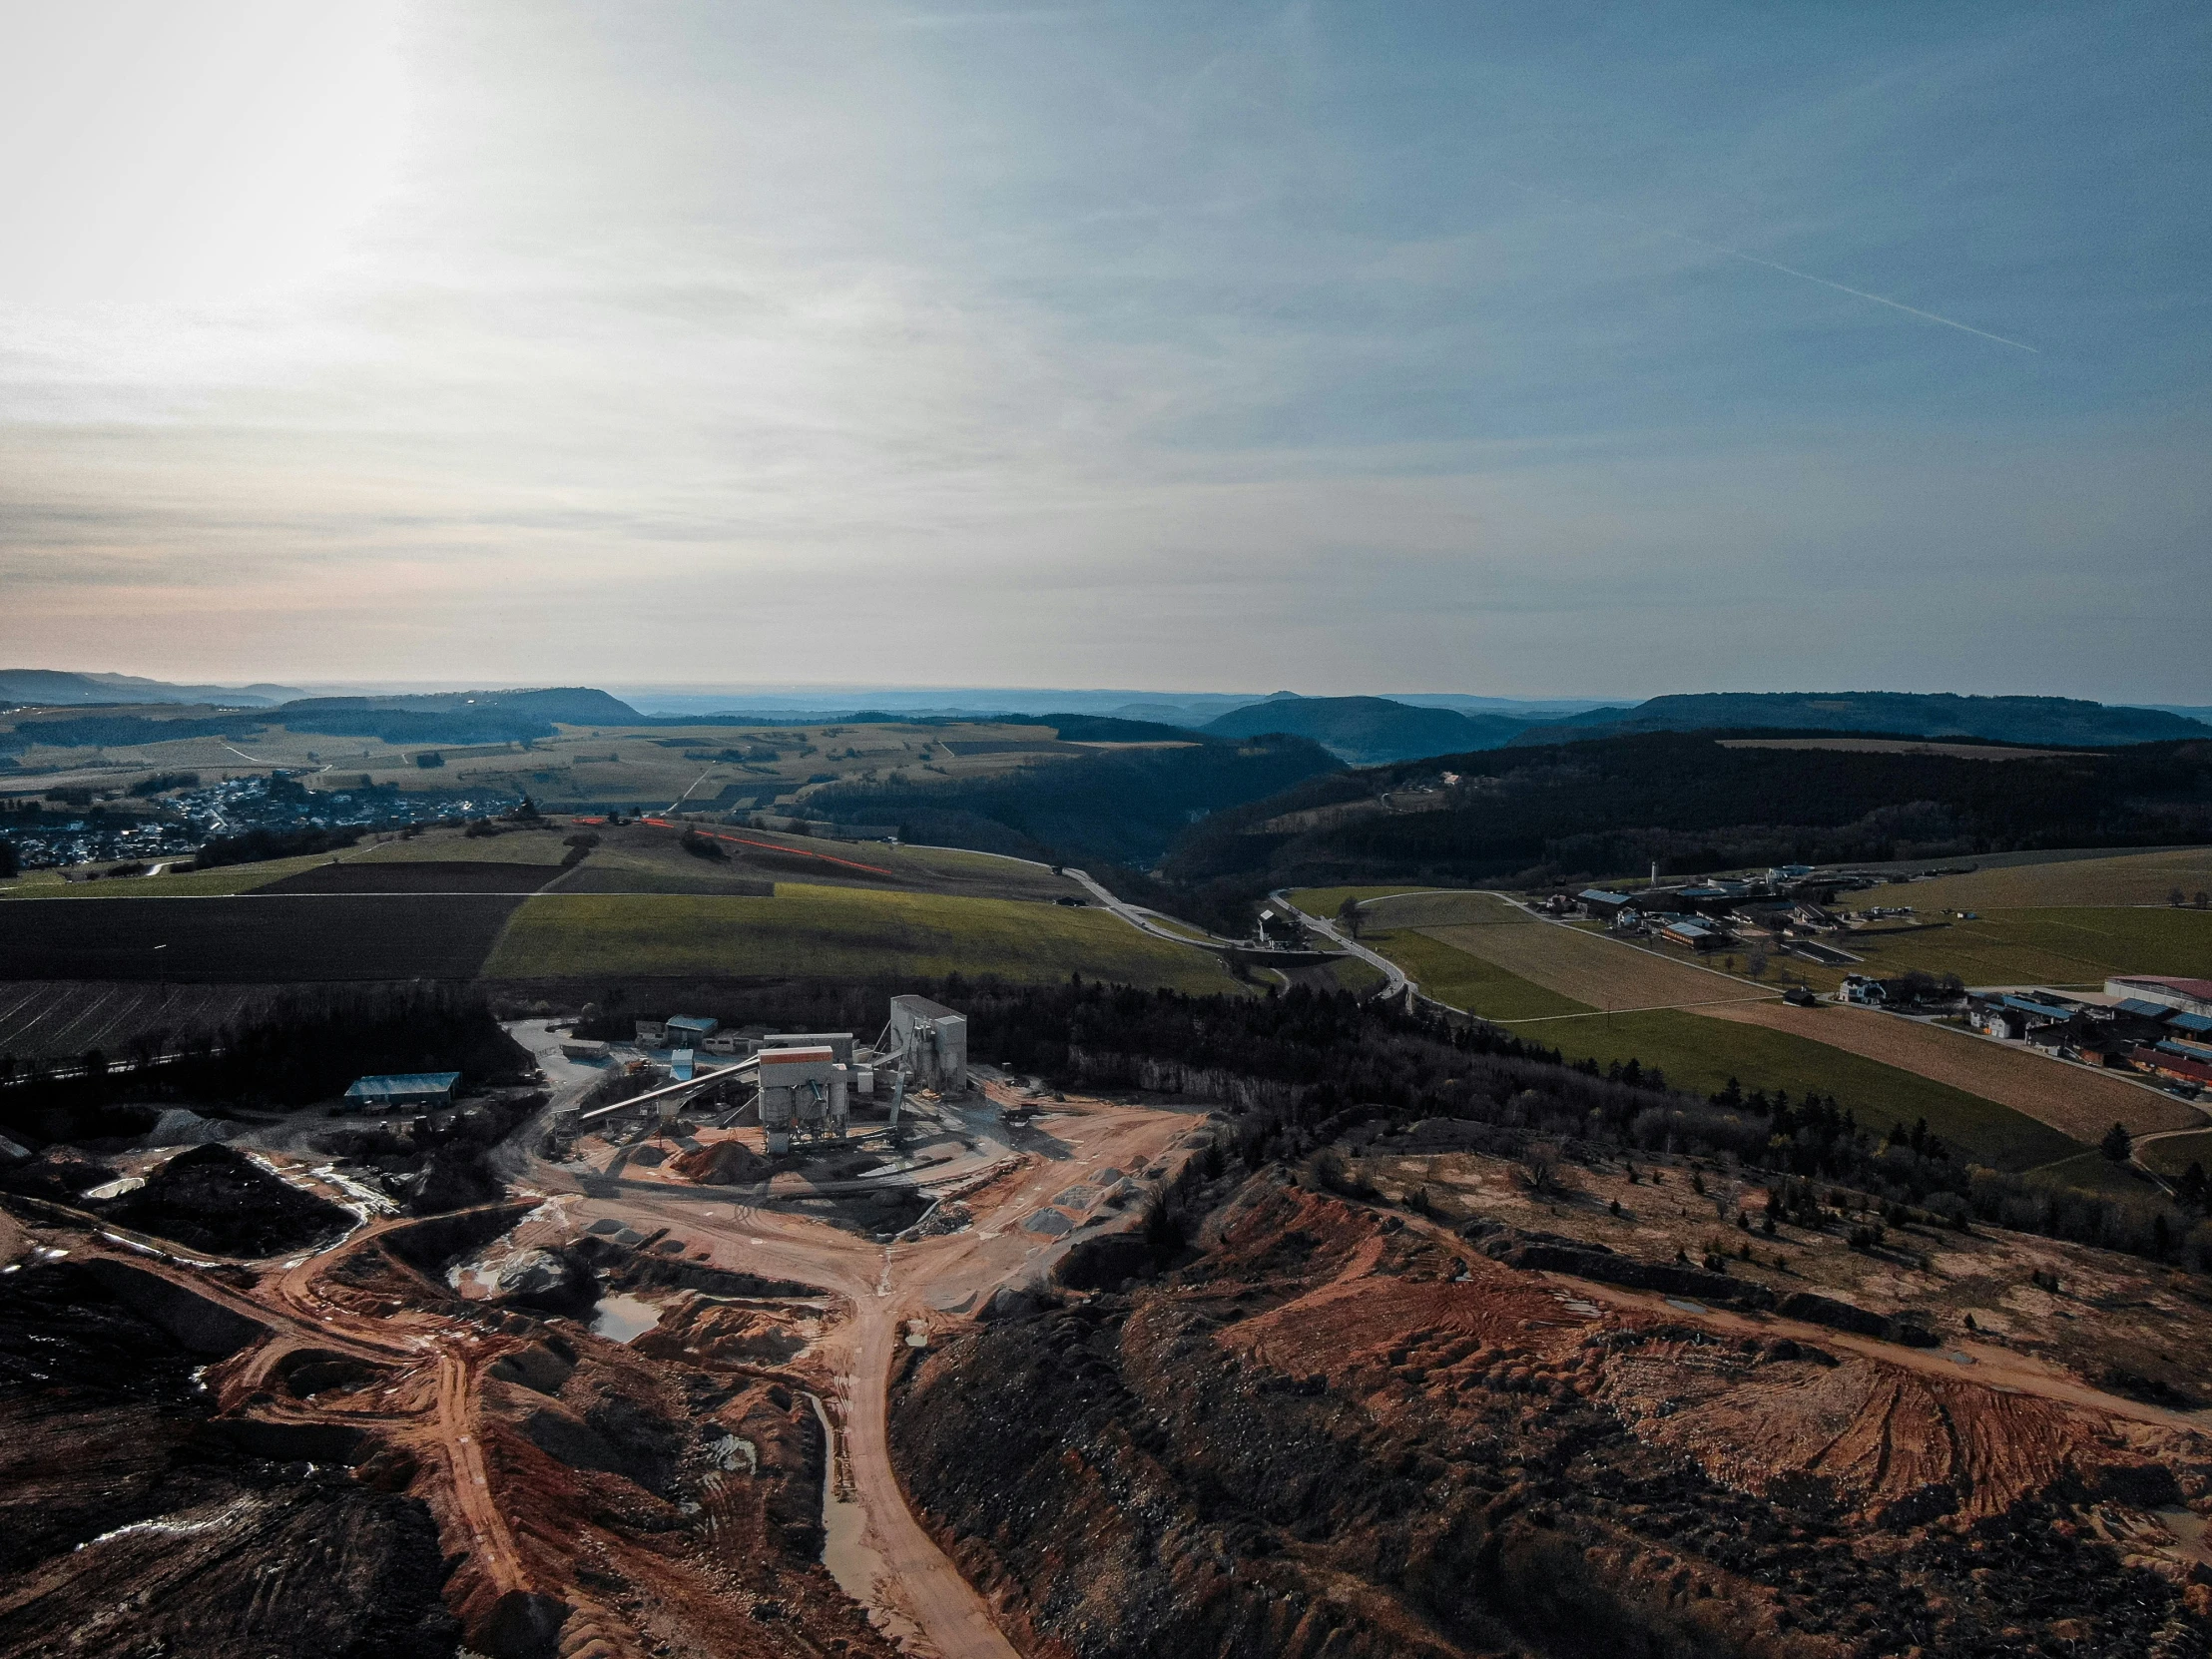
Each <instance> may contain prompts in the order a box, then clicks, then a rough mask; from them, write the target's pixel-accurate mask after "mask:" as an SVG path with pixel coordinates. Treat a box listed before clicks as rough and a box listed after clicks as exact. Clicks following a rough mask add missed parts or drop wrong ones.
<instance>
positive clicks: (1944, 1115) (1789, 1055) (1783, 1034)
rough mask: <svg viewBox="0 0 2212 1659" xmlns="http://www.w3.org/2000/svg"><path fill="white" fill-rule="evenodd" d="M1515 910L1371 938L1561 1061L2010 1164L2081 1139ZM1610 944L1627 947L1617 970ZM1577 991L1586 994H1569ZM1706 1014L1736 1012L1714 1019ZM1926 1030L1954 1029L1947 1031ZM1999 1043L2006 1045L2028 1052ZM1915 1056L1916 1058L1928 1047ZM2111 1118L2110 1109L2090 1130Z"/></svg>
mask: <svg viewBox="0 0 2212 1659" xmlns="http://www.w3.org/2000/svg"><path fill="white" fill-rule="evenodd" d="M1492 902H1493V903H1494V902H1495V901H1492ZM1511 915H1512V912H1510V911H1508V910H1505V909H1504V907H1503V906H1499V907H1498V912H1497V913H1494V914H1493V917H1492V919H1491V920H1490V921H1489V922H1488V923H1487V924H1483V923H1463V924H1460V925H1456V926H1445V927H1435V928H1424V929H1420V930H1417V931H1416V930H1412V929H1407V930H1404V931H1390V930H1383V931H1380V932H1370V933H1369V935H1368V939H1369V942H1370V943H1371V944H1372V945H1373V946H1374V947H1375V948H1377V949H1379V950H1382V951H1383V952H1384V953H1385V954H1387V955H1389V956H1390V957H1392V958H1393V959H1394V960H1396V961H1397V962H1398V963H1399V965H1400V966H1402V967H1404V968H1405V970H1406V971H1407V972H1408V973H1410V974H1412V975H1413V976H1414V978H1415V979H1416V980H1417V981H1418V982H1419V983H1420V986H1421V989H1422V990H1423V991H1424V992H1425V993H1427V994H1428V995H1430V996H1433V997H1435V998H1437V999H1438V1000H1439V1001H1442V1002H1445V1003H1448V1004H1450V1005H1451V1006H1453V1007H1457V1008H1464V1009H1466V1010H1467V1011H1468V1012H1470V1013H1474V1014H1477V1015H1479V1016H1481V1017H1483V1018H1485V1019H1490V1020H1494V1021H1496V1022H1497V1023H1499V1024H1501V1025H1503V1026H1505V1027H1506V1028H1507V1029H1508V1030H1510V1031H1512V1032H1513V1034H1514V1035H1516V1036H1519V1037H1523V1038H1526V1039H1527V1040H1529V1041H1532V1042H1539V1043H1542V1044H1544V1045H1545V1046H1547V1047H1553V1048H1557V1049H1558V1050H1559V1051H1560V1052H1561V1054H1562V1055H1564V1056H1565V1057H1566V1058H1567V1059H1569V1060H1582V1059H1591V1060H1596V1061H1597V1062H1598V1063H1600V1064H1601V1065H1608V1064H1611V1063H1612V1062H1614V1061H1623V1062H1625V1061H1627V1060H1629V1059H1635V1060H1638V1061H1639V1062H1641V1063H1642V1064H1644V1065H1646V1066H1657V1067H1659V1068H1660V1069H1661V1070H1663V1071H1664V1072H1665V1073H1666V1075H1667V1077H1668V1078H1669V1080H1670V1081H1672V1082H1674V1083H1675V1084H1677V1085H1679V1086H1681V1087H1684V1088H1689V1089H1693V1090H1696V1091H1698V1092H1700V1093H1711V1092H1712V1091H1714V1090H1716V1089H1719V1088H1721V1087H1722V1086H1723V1085H1725V1084H1726V1083H1727V1081H1728V1080H1729V1079H1730V1078H1731V1077H1734V1078H1736V1079H1737V1080H1739V1081H1740V1082H1742V1083H1743V1084H1744V1086H1745V1087H1747V1088H1765V1089H1770V1090H1771V1089H1775V1088H1786V1089H1789V1090H1790V1091H1791V1092H1792V1093H1793V1094H1797V1095H1803V1094H1804V1093H1806V1092H1807V1091H1809V1090H1814V1089H1818V1090H1820V1091H1822V1092H1824V1093H1832V1094H1834V1095H1835V1096H1836V1097H1837V1098H1838V1099H1839V1100H1841V1101H1843V1102H1844V1103H1845V1104H1846V1105H1848V1106H1850V1107H1852V1109H1853V1110H1854V1111H1856V1112H1857V1113H1858V1114H1859V1117H1860V1120H1861V1121H1862V1122H1863V1123H1866V1124H1868V1125H1870V1126H1872V1127H1875V1128H1878V1129H1887V1128H1888V1126H1889V1125H1890V1124H1892V1123H1894V1122H1904V1123H1907V1124H1911V1123H1913V1122H1914V1121H1916V1120H1917V1119H1920V1118H1924V1117H1925V1118H1926V1119H1927V1120H1928V1122H1929V1124H1930V1126H1931V1127H1932V1128H1934V1129H1935V1130H1936V1133H1937V1134H1939V1135H1941V1136H1942V1137H1943V1138H1944V1139H1945V1140H1946V1141H1948V1142H1950V1143H1951V1144H1952V1145H1954V1146H1958V1147H1961V1148H1963V1149H1964V1150H1966V1152H1967V1153H1968V1154H1969V1155H1970V1156H1972V1157H1975V1158H1978V1159H1981V1160H1983V1161H1985V1162H1988V1163H1991V1164H1993V1165H1996V1166H1998V1167H2002V1168H2008V1169H2024V1168H2028V1167H2032V1166H2033V1165H2035V1164H2040V1163H2047V1162H2049V1161H2051V1160H2052V1159H2055V1158H2060V1157H2064V1156H2068V1155H2069V1154H2071V1153H2072V1152H2073V1151H2075V1150H2076V1149H2077V1148H2078V1147H2079V1146H2080V1145H2081V1144H2082V1142H2081V1140H2080V1139H2077V1138H2075V1136H2073V1135H2071V1134H2069V1133H2067V1132H2065V1131H2064V1130H2063V1129H2060V1128H2054V1127H2053V1126H2052V1125H2050V1124H2049V1123H2048V1122H2046V1121H2043V1119H2042V1118H2041V1117H2039V1116H2036V1115H2031V1114H2029V1113H2026V1112H2024V1111H2021V1110H2019V1109H2017V1107H2016V1105H2013V1104H2007V1103H2005V1101H2003V1100H2000V1099H1992V1098H1990V1097H1989V1093H1988V1090H1987V1089H1986V1088H1985V1087H1981V1086H1978V1084H1979V1079H1978V1078H1977V1079H1976V1082H1975V1085H1972V1086H1961V1085H1960V1083H1959V1082H1958V1081H1957V1080H1956V1079H1955V1078H1953V1077H1945V1076H1926V1075H1923V1074H1922V1073H1921V1071H1919V1070H1916V1069H1913V1068H1911V1067H1908V1066H1904V1065H1900V1064H1897V1063H1894V1062H1893V1061H1892V1060H1890V1059H1887V1058H1884V1057H1882V1056H1877V1055H1870V1054H1866V1053H1862V1052H1855V1051H1854V1050H1853V1049H1850V1048H1844V1047H1839V1046H1837V1045H1836V1044H1835V1043H1833V1042H1824V1041H1820V1040H1818V1039H1817V1038H1816V1037H1815V1036H1813V1035H1812V1034H1809V1033H1807V1032H1804V1031H1798V1030H1794V1029H1791V1028H1789V1026H1788V1025H1787V1024H1786V1023H1784V1022H1783V1021H1782V1020H1781V1018H1780V1017H1779V1016H1780V1015H1781V1014H1783V1013H1784V1012H1787V1013H1789V1014H1793V1015H1796V1014H1802V1013H1805V1012H1808V1011H1807V1010H1799V1009H1786V1007H1785V1005H1784V1004H1782V1003H1781V1002H1780V1001H1779V1000H1778V999H1776V998H1774V997H1772V996H1771V994H1768V993H1763V992H1761V991H1760V990H1759V989H1758V988H1757V987H1755V986H1753V985H1751V984H1750V983H1749V982H1747V981H1741V980H1731V979H1728V978H1727V977H1725V976H1723V975H1720V974H1715V973H1710V972H1707V971H1705V970H1703V969H1700V968H1697V967H1695V966H1692V965H1691V964H1688V963H1676V962H1670V961H1667V960H1665V959H1664V958H1658V957H1653V956H1650V955H1648V954H1645V953H1643V952H1639V951H1635V950H1632V949H1630V948H1628V947H1626V946H1624V945H1621V944H1619V943H1617V942H1614V941H1611V940H1607V939H1603V938H1600V937H1597V936H1595V935H1592V934H1588V933H1583V932H1579V931H1577V930H1574V929H1571V928H1564V927H1557V926H1552V925H1549V924H1545V923H1541V922H1536V921H1533V920H1528V919H1526V918H1519V920H1518V924H1516V923H1515V921H1514V920H1509V919H1504V918H1505V917H1510V916H1511ZM1477 952H1479V954H1478V953H1477ZM1614 955H1618V956H1619V957H1621V958H1622V963H1621V967H1620V969H1619V971H1618V972H1617V973H1616V972H1614V971H1613V963H1612V960H1611V958H1612V957H1613V956H1614ZM1516 968H1518V969H1519V971H1515V970H1516ZM1578 990H1579V991H1584V992H1588V993H1590V998H1589V999H1585V998H1584V997H1583V996H1578V995H1576V994H1573V993H1574V992H1576V991H1578ZM1716 990H1717V991H1718V992H1719V993H1720V995H1719V998H1718V999H1716V998H1715V996H1714V992H1715V991H1716ZM1608 996H1610V999H1611V1000H1612V1001H1613V1003H1614V1006H1615V1007H1616V1009H1628V1010H1632V1011H1627V1012H1613V1013H1607V1012H1606V1011H1605V1008H1604V1006H1603V1003H1604V1001H1605V1000H1606V999H1607V998H1608ZM1746 998H1749V999H1753V1000H1745V999H1746ZM1770 1011H1771V1012H1773V1013H1774V1014H1775V1015H1776V1016H1777V1017H1776V1018H1775V1019H1774V1020H1773V1021H1771V1022H1770V1021H1768V1020H1767V1019H1766V1018H1765V1016H1766V1015H1767V1014H1768V1013H1769V1012H1770ZM1838 1012H1839V1013H1840V1012H1842V1011H1841V1010H1838ZM1710 1016H1738V1017H1737V1018H1735V1019H1733V1020H1732V1021H1731V1022H1730V1023H1719V1022H1717V1021H1716V1020H1715V1019H1714V1018H1713V1017H1710ZM1868 1017H1869V1018H1870V1019H1871V1018H1873V1017H1874V1016H1868ZM1891 1023H1898V1024H1902V1023H1903V1022H1901V1021H1893V1022H1891ZM1824 1034H1826V1033H1824ZM1927 1035H1928V1036H1930V1037H1933V1038H1936V1039H1937V1040H1942V1041H1954V1042H1962V1041H1963V1039H1960V1038H1955V1037H1952V1036H1951V1035H1950V1034H1949V1033H1941V1032H1931V1033H1927ZM1998 1052H1999V1053H2000V1056H2001V1057H2003V1058H2010V1059H2028V1058H2030V1057H2028V1056H2018V1055H2002V1054H2001V1051H1998ZM1976 1057H1977V1056H1972V1055H1969V1056H1967V1058H1968V1059H1972V1058H1976ZM1917 1058H1922V1059H1923V1063H1924V1064H1925V1057H1917ZM1943 1058H1945V1059H1952V1058H1955V1057H1954V1056H1950V1055H1947V1054H1946V1055H1944V1056H1943ZM2037 1063H2042V1064H2048V1062H2037ZM2081 1076H2082V1077H2083V1079H2084V1080H2086V1081H2091V1082H2109V1080H2104V1079H2093V1078H2091V1077H2090V1076H2089V1074H2087V1073H2082V1074H2081ZM2017 1081H2018V1080H2015V1084H2017ZM2028 1081H2029V1082H2031V1083H2032V1084H2034V1085H2035V1086H2036V1087H2035V1089H2032V1090H2026V1091H2023V1092H2026V1093H2027V1094H2028V1095H2029V1096H2030V1098H2032V1099H2034V1100H2035V1101H2036V1102H2037V1103H2038V1104H2040V1105H2042V1106H2043V1107H2044V1108H2045V1110H2046V1111H2048V1110H2050V1107H2049V1105H2048V1101H2047V1099H2046V1097H2045V1095H2044V1094H2043V1093H2042V1092H2041V1091H2042V1090H2044V1089H2046V1088H2047V1086H2048V1085H2049V1083H2050V1082H2051V1079H2048V1078H2044V1077H2042V1076H2040V1075H2036V1076H2033V1077H2032V1078H2030V1079H2028ZM2112 1086H2115V1087H2118V1088H2122V1089H2128V1091H2129V1093H2130V1094H2131V1095H2136V1096H2140V1100H2139V1101H2136V1100H2129V1101H2127V1102H2125V1103H2124V1104H2125V1105H2126V1106H2127V1107H2129V1108H2131V1109H2133V1111H2134V1113H2135V1116H2136V1117H2137V1118H2139V1119H2141V1120H2142V1121H2143V1126H2144V1127H2146V1128H2147V1127H2156V1126H2164V1123H2165V1120H2164V1117H2163V1115H2162V1114H2163V1112H2164V1110H2165V1108H2166V1107H2167V1106H2168V1105H2169V1104H2170V1103H2168V1102H2166V1101H2165V1100H2163V1099H2162V1098H2161V1097H2160V1096H2158V1095H2155V1094H2150V1093H2147V1092H2145V1091H2142V1090H2137V1089H2132V1088H2130V1087H2129V1086H2128V1085H2125V1084H2115V1085H2112ZM2111 1121H2112V1119H2111V1117H2109V1116H2107V1117H2106V1118H2105V1119H2104V1120H2103V1122H2100V1123H2098V1124H2097V1126H2096V1132H2097V1133H2101V1132H2102V1130H2103V1129H2104V1127H2106V1125H2108V1124H2109V1123H2110V1122H2111ZM2087 1138H2088V1139H2091V1140H2093V1139H2094V1138H2095V1137H2094V1135H2093V1134H2092V1135H2090V1136H2088V1137H2087Z"/></svg>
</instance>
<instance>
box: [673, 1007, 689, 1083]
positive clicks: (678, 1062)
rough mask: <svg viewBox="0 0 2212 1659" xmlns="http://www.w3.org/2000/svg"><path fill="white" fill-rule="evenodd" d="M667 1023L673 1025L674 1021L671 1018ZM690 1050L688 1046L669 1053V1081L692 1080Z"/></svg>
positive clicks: (686, 1081) (687, 1081) (682, 1081)
mask: <svg viewBox="0 0 2212 1659" xmlns="http://www.w3.org/2000/svg"><path fill="white" fill-rule="evenodd" d="M669 1023H670V1024H671V1025H673V1024H675V1023H676V1022H675V1021H674V1020H671V1021H669ZM692 1063H693V1058H692V1051H691V1050H690V1049H688V1048H679V1049H678V1050H677V1051H676V1052H675V1053H674V1054H671V1055H670V1056H669V1057H668V1076H669V1081H670V1082H672V1083H689V1082H690V1081H691V1080H692Z"/></svg>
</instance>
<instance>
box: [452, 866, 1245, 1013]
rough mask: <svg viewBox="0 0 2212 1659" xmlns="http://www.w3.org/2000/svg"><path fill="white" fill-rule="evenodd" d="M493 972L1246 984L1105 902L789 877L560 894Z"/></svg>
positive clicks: (1207, 986)
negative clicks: (739, 889)
mask: <svg viewBox="0 0 2212 1659" xmlns="http://www.w3.org/2000/svg"><path fill="white" fill-rule="evenodd" d="M483 971H484V976H485V977H486V978H493V979H588V978H593V977H597V976H601V975H615V974H629V975H653V976H670V975H691V974H696V975H720V976H728V977H742V978H754V977H782V976H785V975H792V976H806V977H813V978H866V977H872V976H876V975H881V974H887V973H889V974H913V975H915V976H917V977H939V976H942V975H944V974H949V973H962V974H969V975H978V976H979V975H984V974H995V975H997V976H998V977H999V978H1002V979H1007V980H1016V981H1029V982H1042V981H1049V980H1056V979H1064V978H1066V977H1067V976H1068V975H1069V974H1070V973H1080V974H1082V975H1083V976H1084V977H1085V978H1095V979H1106V980H1114V981H1120V982H1123V983H1128V984H1133V985H1147V986H1168V987H1172V988H1174V989H1177V990H1186V991H1233V990H1235V989H1236V988H1237V987H1236V982H1235V981H1234V980H1232V979H1231V978H1230V977H1229V974H1228V972H1227V971H1226V970H1225V969H1224V968H1223V967H1222V966H1221V964H1220V963H1219V962H1218V961H1217V960H1216V959H1215V958H1214V957H1212V956H1210V955H1208V954H1207V953H1206V952H1204V951H1201V950H1189V949H1185V948H1183V947H1182V946H1180V945H1173V944H1169V943H1168V942H1166V941H1165V940H1163V939H1155V938H1151V937H1148V936H1147V935H1145V934H1143V933H1140V932H1138V931H1137V930H1136V929H1135V928H1133V927H1131V926H1130V925H1129V924H1128V923H1127V922H1124V921H1121V920H1119V919H1118V918H1116V917H1114V916H1112V915H1109V914H1107V913H1106V912H1105V911H1104V910H1099V909H1082V910H1072V909H1062V908H1060V907H1059V906H1057V905H1046V904H1035V903H1024V902H1021V901H1018V900H1011V899H994V898H957V897H948V896H945V895H942V894H938V893H914V892H888V891H874V890H869V889H865V888H858V887H830V886H813V885H808V884H805V883H801V882H778V883H777V887H776V896H775V897H773V898H742V897H720V896H705V895H689V894H586V893H577V894H563V893H547V894H542V895H540V896H538V897H536V898H532V899H529V900H526V901H525V902H524V903H523V905H522V906H521V908H520V909H518V910H517V911H516V912H515V914H514V916H513V918H512V919H511V920H510V921H509V922H508V924H507V927H506V930H505V931H504V932H503V933H502V934H501V935H500V938H499V941H498V943H497V944H496V945H495V946H494V947H493V949H492V952H491V956H490V959H489V960H488V961H487V962H486V963H485V965H484V970H483Z"/></svg>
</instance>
